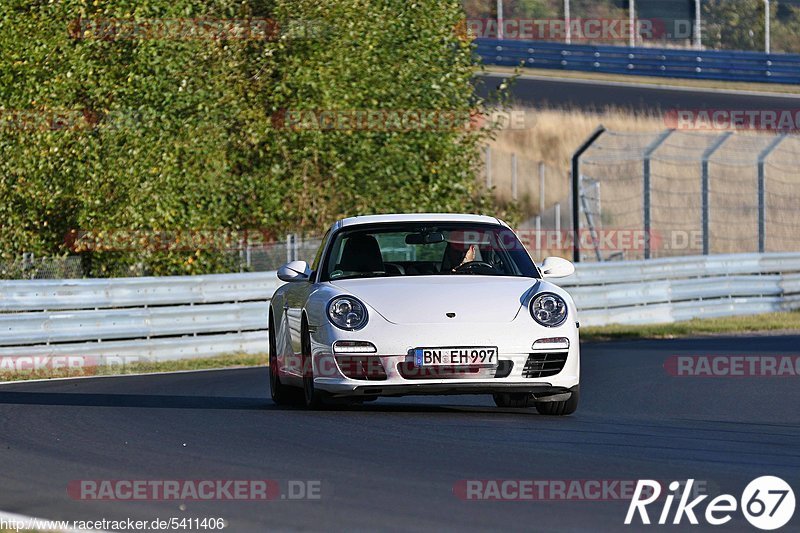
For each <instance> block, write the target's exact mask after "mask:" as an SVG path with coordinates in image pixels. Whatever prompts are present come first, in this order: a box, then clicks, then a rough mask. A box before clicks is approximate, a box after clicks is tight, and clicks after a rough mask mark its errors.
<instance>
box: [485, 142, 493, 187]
mask: <svg viewBox="0 0 800 533" xmlns="http://www.w3.org/2000/svg"><path fill="white" fill-rule="evenodd" d="M486 188H487V189H491V188H492V147H491V146H486Z"/></svg>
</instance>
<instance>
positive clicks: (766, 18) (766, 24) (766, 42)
mask: <svg viewBox="0 0 800 533" xmlns="http://www.w3.org/2000/svg"><path fill="white" fill-rule="evenodd" d="M769 29H770V28H769V0H764V52H766V53H767V54H769V49H770V46H769V41H770V38H769Z"/></svg>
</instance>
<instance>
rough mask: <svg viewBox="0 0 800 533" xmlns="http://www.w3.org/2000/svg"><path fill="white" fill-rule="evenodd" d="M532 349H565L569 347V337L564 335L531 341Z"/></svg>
mask: <svg viewBox="0 0 800 533" xmlns="http://www.w3.org/2000/svg"><path fill="white" fill-rule="evenodd" d="M532 348H533V349H534V350H566V349H568V348H569V339H568V338H566V337H548V338H546V339H538V340H536V341H534V342H533V347H532Z"/></svg>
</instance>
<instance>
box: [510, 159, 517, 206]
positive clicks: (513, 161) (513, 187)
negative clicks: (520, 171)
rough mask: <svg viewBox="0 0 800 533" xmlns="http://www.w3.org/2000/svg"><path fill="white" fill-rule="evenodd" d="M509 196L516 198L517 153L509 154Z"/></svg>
mask: <svg viewBox="0 0 800 533" xmlns="http://www.w3.org/2000/svg"><path fill="white" fill-rule="evenodd" d="M511 198H512V199H514V200H516V199H517V154H516V153H513V154H511Z"/></svg>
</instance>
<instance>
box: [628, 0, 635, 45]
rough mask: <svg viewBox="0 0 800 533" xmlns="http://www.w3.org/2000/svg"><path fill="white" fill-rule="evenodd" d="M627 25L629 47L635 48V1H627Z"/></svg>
mask: <svg viewBox="0 0 800 533" xmlns="http://www.w3.org/2000/svg"><path fill="white" fill-rule="evenodd" d="M628 24H629V25H630V43H629V44H630V47H631V48H633V47H634V46H636V1H635V0H628Z"/></svg>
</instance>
